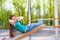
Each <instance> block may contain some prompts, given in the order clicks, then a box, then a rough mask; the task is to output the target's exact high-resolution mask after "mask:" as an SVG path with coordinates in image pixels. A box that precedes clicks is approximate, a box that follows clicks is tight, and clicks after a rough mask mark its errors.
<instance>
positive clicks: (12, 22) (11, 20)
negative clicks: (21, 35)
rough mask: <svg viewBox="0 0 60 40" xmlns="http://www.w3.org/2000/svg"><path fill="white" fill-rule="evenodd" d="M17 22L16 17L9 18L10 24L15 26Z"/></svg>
mask: <svg viewBox="0 0 60 40" xmlns="http://www.w3.org/2000/svg"><path fill="white" fill-rule="evenodd" d="M15 21H16V17H15V16H14V15H10V16H9V22H10V24H11V25H14V23H15Z"/></svg>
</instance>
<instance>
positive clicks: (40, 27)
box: [15, 24, 44, 40]
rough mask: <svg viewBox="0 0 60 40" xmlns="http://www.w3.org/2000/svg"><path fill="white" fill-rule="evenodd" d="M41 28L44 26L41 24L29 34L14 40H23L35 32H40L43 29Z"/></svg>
mask: <svg viewBox="0 0 60 40" xmlns="http://www.w3.org/2000/svg"><path fill="white" fill-rule="evenodd" d="M43 28H44V24H43V25H40V26H38V27H36V28H34V29H33V30H31V31H30V32H27V33H24V34H23V35H22V36H20V37H18V38H16V39H15V40H23V39H24V38H26V37H28V36H29V35H31V34H33V33H35V32H37V31H38V30H41V29H43Z"/></svg>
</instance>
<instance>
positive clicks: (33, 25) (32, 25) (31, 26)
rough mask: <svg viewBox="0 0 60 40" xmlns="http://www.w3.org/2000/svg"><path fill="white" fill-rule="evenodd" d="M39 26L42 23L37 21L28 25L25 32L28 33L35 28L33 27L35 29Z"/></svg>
mask: <svg viewBox="0 0 60 40" xmlns="http://www.w3.org/2000/svg"><path fill="white" fill-rule="evenodd" d="M41 24H43V21H42V20H38V22H37V23H33V24H30V25H28V26H27V29H26V31H27V32H29V31H31V30H32V29H33V28H35V27H37V26H40V25H41Z"/></svg>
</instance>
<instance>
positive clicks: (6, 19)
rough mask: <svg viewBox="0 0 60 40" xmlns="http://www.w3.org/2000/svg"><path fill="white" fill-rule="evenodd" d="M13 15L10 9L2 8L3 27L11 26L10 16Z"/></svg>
mask: <svg viewBox="0 0 60 40" xmlns="http://www.w3.org/2000/svg"><path fill="white" fill-rule="evenodd" d="M10 15H11V12H10V11H7V10H5V9H1V10H0V21H1V22H2V28H7V27H8V26H9V16H10Z"/></svg>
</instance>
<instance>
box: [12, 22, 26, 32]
mask: <svg viewBox="0 0 60 40" xmlns="http://www.w3.org/2000/svg"><path fill="white" fill-rule="evenodd" d="M13 29H15V30H17V31H20V32H25V30H26V26H24V25H22V24H21V23H20V22H19V21H16V22H15V24H14V26H13Z"/></svg>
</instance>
